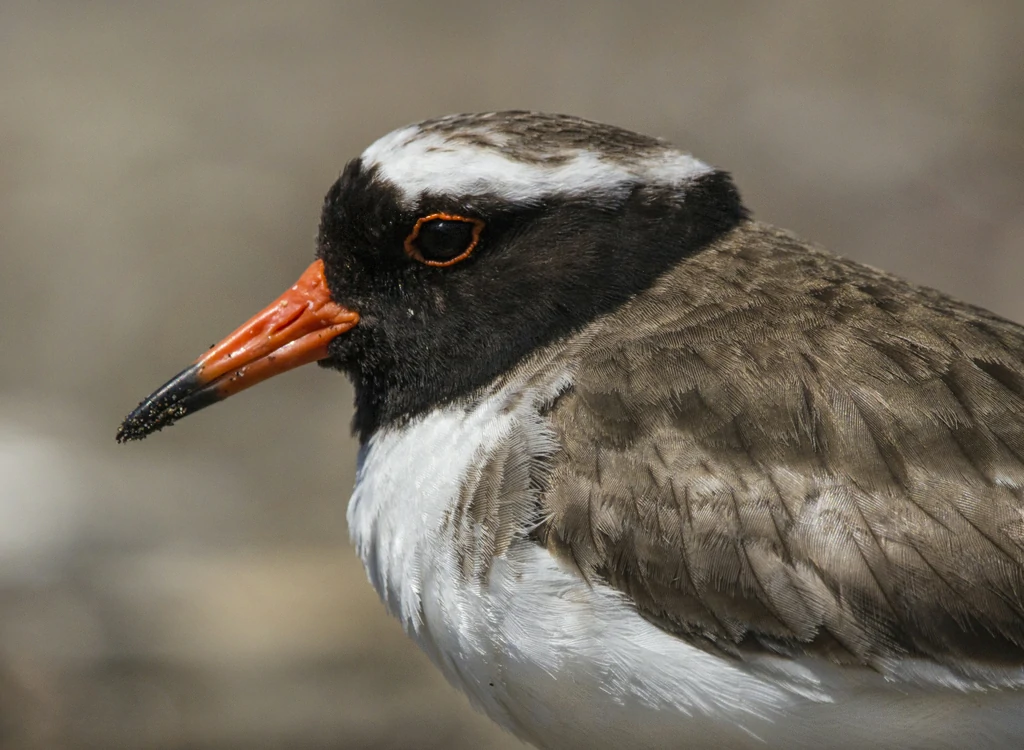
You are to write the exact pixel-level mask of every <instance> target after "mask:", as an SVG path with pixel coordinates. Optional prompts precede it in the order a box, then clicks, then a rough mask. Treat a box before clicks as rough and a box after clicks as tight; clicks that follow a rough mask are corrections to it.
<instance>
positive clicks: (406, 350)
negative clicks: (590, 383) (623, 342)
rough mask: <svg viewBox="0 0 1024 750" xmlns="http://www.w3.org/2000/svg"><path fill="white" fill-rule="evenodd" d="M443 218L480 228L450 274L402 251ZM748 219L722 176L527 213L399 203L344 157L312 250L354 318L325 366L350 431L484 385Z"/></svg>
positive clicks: (436, 201) (488, 202) (486, 201)
mask: <svg viewBox="0 0 1024 750" xmlns="http://www.w3.org/2000/svg"><path fill="white" fill-rule="evenodd" d="M439 212H440V213H452V214H458V215H462V216H467V217H472V218H477V219H481V220H483V222H484V224H485V226H484V229H483V232H482V234H481V237H480V243H479V246H478V247H477V248H476V250H475V251H474V252H473V254H472V255H471V256H470V257H469V258H468V259H466V260H464V261H462V262H460V263H459V264H457V265H454V266H451V267H448V268H433V267H429V266H425V265H423V264H422V263H418V262H416V261H415V260H413V259H411V258H410V257H408V255H407V254H406V253H405V252H404V251H403V242H404V240H405V238H406V237H407V236H408V235H409V233H410V232H411V231H412V228H413V226H414V225H415V223H416V220H417V219H418V218H420V217H421V216H425V215H430V214H434V213H439ZM743 217H744V210H743V207H742V205H741V203H740V200H739V196H738V194H737V193H736V190H735V189H734V187H733V185H732V183H731V181H730V180H729V178H728V176H727V175H725V174H724V173H722V172H711V173H708V174H707V175H704V176H702V177H700V178H698V179H697V180H695V181H693V182H692V183H690V184H688V185H686V186H685V190H676V189H672V188H668V187H664V186H649V185H642V184H636V185H632V186H628V187H626V188H622V187H619V188H618V189H615V190H608V191H607V192H596V193H591V194H588V195H586V196H580V197H548V198H542V199H539V200H537V201H534V202H532V203H528V204H525V205H524V204H516V203H510V202H509V201H507V200H503V199H501V198H499V197H497V196H494V195H490V196H488V195H482V196H475V197H473V198H472V199H468V200H467V199H457V198H453V197H449V196H444V195H440V194H430V193H427V194H425V195H423V196H421V198H420V199H419V201H418V202H417V205H416V206H415V207H412V208H407V207H404V206H403V203H402V201H401V196H400V194H399V192H398V190H397V189H396V188H395V186H393V185H389V184H388V183H387V182H386V181H385V180H383V179H381V177H380V176H379V174H378V173H377V170H376V169H375V168H372V167H371V168H370V169H366V168H364V167H363V166H362V164H361V163H360V162H359V160H356V161H353V162H352V163H350V164H349V165H348V167H347V168H346V169H345V171H344V173H343V174H342V176H341V178H340V179H339V180H338V182H337V183H335V185H334V186H333V187H332V188H331V190H330V191H329V192H328V194H327V198H326V200H325V203H324V209H323V215H322V219H321V226H320V235H319V251H318V252H319V256H320V257H321V258H322V259H323V261H324V267H325V272H326V276H327V281H328V284H329V286H330V289H331V292H332V296H334V298H335V299H339V300H345V302H344V304H345V305H346V306H348V307H350V308H352V309H353V310H356V311H358V313H359V315H360V323H359V325H358V326H357V327H356V328H355V329H353V330H352V331H351V332H350V333H348V334H346V335H345V336H342V337H339V338H337V339H335V340H334V341H333V342H332V343H331V345H330V355H331V356H330V358H329V359H328V360H325V361H323V363H322V364H324V365H326V366H330V367H336V368H338V369H341V370H344V371H345V372H347V373H349V374H350V375H351V376H352V378H353V380H354V382H355V385H356V416H355V422H354V426H355V429H356V431H357V432H358V433H359V434H360V435H361V436H362V437H363V438H364V439H365V438H366V437H367V436H368V435H369V434H371V433H372V432H373V431H374V430H375V429H377V428H379V427H381V426H383V425H387V424H392V423H396V422H401V421H403V420H406V419H408V418H409V417H412V416H415V415H417V414H420V413H422V412H423V411H425V410H427V409H429V408H431V407H432V406H436V405H438V404H442V403H447V402H450V401H452V400H454V399H458V398H461V397H464V396H467V395H468V394H470V393H472V392H473V391H474V390H475V389H477V388H480V387H482V386H484V385H486V384H487V383H488V382H490V381H492V380H493V379H494V378H496V377H497V376H498V375H499V374H500V373H502V372H503V371H505V370H507V369H508V368H510V367H512V366H513V365H514V364H515V363H516V362H518V361H519V360H521V359H522V358H523V357H524V356H525V355H527V354H529V353H530V352H531V351H533V350H534V349H535V348H536V347H539V346H543V345H544V344H547V343H550V342H551V341H553V340H555V339H556V338H557V337H559V336H562V335H565V334H567V333H569V332H571V331H573V330H577V329H579V328H580V327H581V326H583V325H585V324H586V323H587V322H589V321H591V320H593V319H594V318H596V317H597V316H599V315H601V314H603V313H605V312H608V311H609V310H612V309H614V308H615V307H617V306H618V305H621V304H622V303H623V302H625V301H626V300H628V299H629V298H630V297H632V296H633V295H635V294H636V293H638V292H640V291H642V290H643V289H645V288H647V287H648V286H650V284H651V283H652V282H653V280H654V279H655V278H657V277H658V275H659V274H661V273H662V272H664V271H665V270H666V269H667V268H669V267H671V266H672V265H673V264H675V263H677V262H678V261H679V260H681V259H683V258H685V257H687V256H688V255H692V254H695V253H698V252H700V250H701V248H703V247H705V246H706V245H707V244H708V243H709V242H711V241H713V240H714V239H715V238H716V237H718V236H720V235H721V234H723V233H724V232H726V231H728V230H729V229H731V228H732V227H733V226H735V225H736V224H737V222H739V221H740V220H741V219H742V218H743Z"/></svg>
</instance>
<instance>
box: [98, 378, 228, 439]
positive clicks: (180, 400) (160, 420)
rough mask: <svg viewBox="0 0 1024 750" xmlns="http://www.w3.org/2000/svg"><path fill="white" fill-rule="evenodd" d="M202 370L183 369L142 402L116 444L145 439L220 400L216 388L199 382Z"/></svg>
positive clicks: (128, 419) (123, 428) (123, 423)
mask: <svg viewBox="0 0 1024 750" xmlns="http://www.w3.org/2000/svg"><path fill="white" fill-rule="evenodd" d="M200 370H201V367H200V365H192V366H191V367H189V368H187V369H185V370H182V371H181V372H180V373H178V374H177V375H175V376H174V377H173V378H172V379H171V380H169V381H167V382H166V383H164V385H162V386H161V387H160V388H158V389H157V390H155V391H154V392H153V393H152V394H151V395H150V396H149V397H148V398H146V400H144V401H143V402H142V403H140V404H139V405H138V406H137V407H136V408H135V409H134V410H133V411H132V413H131V414H129V415H128V416H127V417H125V419H124V421H123V422H122V423H121V426H120V427H118V429H117V436H116V438H115V439H116V440H117V442H118V443H127V442H129V441H132V440H142V439H143V438H145V437H147V436H149V435H152V434H153V433H154V432H157V431H159V430H162V429H163V428H164V427H169V426H171V425H172V424H174V423H175V422H177V421H178V420H179V419H181V418H182V417H185V416H188V415H189V414H192V413H193V412H196V411H199V410H200V409H202V408H203V407H206V406H209V405H210V404H213V403H216V402H217V401H219V400H220V398H219V397H218V395H217V391H216V388H215V385H214V384H212V383H204V382H202V381H201V380H200V378H199V373H200Z"/></svg>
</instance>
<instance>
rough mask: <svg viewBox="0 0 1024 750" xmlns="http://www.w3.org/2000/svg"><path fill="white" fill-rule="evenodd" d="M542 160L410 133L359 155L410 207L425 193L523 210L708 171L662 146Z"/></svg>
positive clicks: (415, 129)
mask: <svg viewBox="0 0 1024 750" xmlns="http://www.w3.org/2000/svg"><path fill="white" fill-rule="evenodd" d="M489 135H491V136H492V137H491V138H490V140H492V141H494V140H496V139H495V138H494V137H493V134H489ZM546 155H547V154H546ZM547 156H549V157H550V159H551V161H550V162H544V161H542V160H538V159H531V160H526V161H523V160H520V159H517V158H515V156H513V155H512V154H508V153H504V152H503V151H502V149H501V147H500V146H488V145H477V144H475V143H472V142H470V141H466V140H460V139H457V138H449V137H448V136H447V135H445V134H443V133H437V132H429V131H427V132H424V131H422V130H421V129H420V127H419V126H418V125H410V126H409V127H405V128H401V129H399V130H395V131H393V132H391V133H389V134H388V135H386V136H384V137H383V138H381V139H380V140H378V141H377V142H376V143H374V144H372V145H371V146H370V147H369V148H367V149H366V150H365V151H364V152H363V154H362V163H363V166H364V167H365V168H370V167H377V169H378V170H379V174H380V176H381V177H383V178H385V179H386V180H388V181H389V182H391V183H392V184H393V185H394V186H395V187H396V188H397V189H398V190H399V191H400V192H401V194H402V196H403V197H404V198H405V200H406V201H408V202H410V203H415V202H416V201H417V200H418V199H419V197H420V196H421V195H423V194H424V193H426V192H432V193H438V194H441V195H449V196H453V197H458V198H462V197H471V196H474V195H485V194H490V195H496V196H498V197H501V198H504V199H505V200H508V201H510V202H529V201H531V200H538V199H540V198H545V197H550V196H555V195H557V196H580V195H586V194H588V193H594V192H597V191H614V190H615V189H616V188H621V187H626V186H629V185H633V184H636V183H645V184H663V185H681V184H684V183H687V182H690V181H692V180H693V179H694V178H696V177H699V176H700V175H703V174H707V173H709V172H712V171H713V169H712V168H711V167H710V166H708V165H707V164H705V163H704V162H702V161H700V160H698V159H695V158H694V157H692V156H690V155H689V154H685V153H683V152H681V151H677V150H675V149H673V148H671V147H669V146H665V147H659V148H657V149H649V150H646V151H644V152H641V153H638V154H636V155H635V156H630V157H628V158H626V157H623V156H622V155H616V156H615V157H614V158H610V157H607V156H603V155H602V154H601V152H600V151H597V150H589V149H582V148H567V149H565V150H563V151H560V152H557V153H551V154H549V155H547Z"/></svg>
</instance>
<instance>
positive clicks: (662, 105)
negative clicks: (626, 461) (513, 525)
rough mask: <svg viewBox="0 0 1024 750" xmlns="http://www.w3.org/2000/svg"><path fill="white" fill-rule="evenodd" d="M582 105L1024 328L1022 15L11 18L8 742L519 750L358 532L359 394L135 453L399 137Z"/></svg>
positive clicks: (164, 10)
mask: <svg viewBox="0 0 1024 750" xmlns="http://www.w3.org/2000/svg"><path fill="white" fill-rule="evenodd" d="M507 108H530V109H542V110H552V111H561V112H569V113H573V114H578V115H582V116H585V117H590V118H594V119H599V120H604V121H608V122H612V123H615V124H618V125H622V126H625V127H628V128H633V129H636V130H640V131H644V132H647V133H651V134H656V135H660V136H664V137H667V138H670V139H672V140H674V141H675V142H677V143H679V144H680V145H682V146H683V147H685V148H687V149H689V150H691V151H692V152H694V153H695V154H696V155H698V156H699V157H700V158H702V159H704V160H706V161H709V162H712V163H714V164H716V165H720V166H723V167H726V168H728V169H730V170H732V171H733V173H734V174H735V176H736V179H737V181H738V184H739V186H740V188H741V190H742V191H743V192H744V194H745V197H746V199H747V202H748V204H749V206H750V207H751V208H752V209H753V210H754V212H755V214H756V215H757V216H759V217H760V218H761V219H764V220H767V221H770V222H773V223H776V224H780V225H783V226H786V227H788V228H791V229H794V230H796V231H797V232H799V233H800V234H802V235H804V236H806V237H809V238H811V239H814V240H816V241H819V242H821V243H822V244H824V245H826V246H828V247H830V248H832V249H833V250H835V251H838V252H840V253H843V254H846V255H849V256H852V257H854V258H857V259H860V260H863V261H867V262H870V263H872V264H876V265H879V266H883V267H885V268H887V269H890V270H893V271H895V272H898V273H900V274H902V275H905V276H909V277H911V278H912V279H914V280H916V281H920V282H924V283H927V284H930V285H933V286H938V287H940V288H943V289H945V290H947V291H951V292H953V293H955V294H957V295H959V296H961V297H964V298H967V299H969V300H971V301H973V302H976V303H979V304H982V305H985V306H987V307H990V308H992V309H994V310H996V311H998V312H1000V313H1002V314H1004V315H1007V316H1009V317H1012V318H1015V319H1018V320H1021V319H1024V294H1022V291H1021V289H1022V282H1024V3H1021V2H1019V1H1017V0H1007V1H1006V2H970V3H966V2H965V3H942V2H932V1H930V0H921V1H920V2H896V3H891V2H864V1H858V2H856V3H851V2H833V3H825V2H773V3H768V2H764V3H741V2H719V3H710V2H708V3H678V2H677V3H664V4H647V3H639V2H630V3H628V4H627V3H622V4H609V3H594V2H583V1H580V2H570V3H561V4H560V3H549V2H543V3H541V2H538V3H501V4H499V3H493V4H478V3H472V2H458V1H457V0H449V1H447V2H434V3H427V2H407V3H399V2H392V3H383V2H377V3H372V2H365V3H362V2H358V3H357V2H350V3H341V2H336V3H306V2H289V3H285V2H278V3H255V2H237V3H228V2H194V3H170V2H167V3H159V4H158V3H130V2H123V3H99V2H93V3H73V2H65V3H52V2H50V3H48V2H34V3H15V2H10V1H9V0H2V2H0V316H2V317H0V320H2V323H0V346H2V349H0V747H2V748H15V749H16V750H23V749H28V748H72V749H76V748H130V749H132V750H134V749H136V748H139V749H142V748H146V749H150V748H152V749H153V750H171V749H172V748H173V749H181V750H186V749H188V750H191V749H196V750H198V749H200V748H202V749H204V750H206V749H209V750H220V749H224V750H227V749H228V748H256V749H258V748H314V749H315V748H353V749H359V748H414V747H419V748H446V749H456V748H516V747H520V746H519V745H518V743H516V742H514V741H513V740H511V739H509V738H508V737H506V736H505V735H503V734H502V733H501V732H499V731H498V730H496V729H493V728H492V727H491V726H490V725H489V724H488V722H487V721H486V720H484V719H482V718H480V717H478V716H477V715H475V714H474V713H473V712H472V711H471V710H470V709H469V707H468V705H467V703H466V702H465V700H464V699H463V698H462V697H461V696H459V695H458V694H456V693H455V692H454V691H453V690H451V689H450V688H448V687H447V685H446V684H445V683H444V682H443V680H442V679H441V678H440V677H439V676H438V675H437V674H436V673H435V672H434V671H433V669H432V668H431V667H430V666H429V665H428V663H427V662H426V659H425V658H424V657H423V656H422V655H421V654H420V653H419V652H418V651H417V650H416V649H415V648H414V647H413V646H412V645H411V644H410V643H409V642H407V641H406V639H405V638H404V636H403V635H402V634H401V632H400V629H399V627H398V625H397V624H396V623H394V622H392V621H391V620H390V619H388V618H387V617H386V616H385V614H384V611H383V607H382V606H381V605H380V604H379V602H378V601H377V599H376V597H375V595H374V594H373V592H372V590H371V589H370V586H369V585H368V584H367V583H366V581H365V578H364V575H363V572H362V570H361V568H360V566H359V564H358V562H357V560H356V558H355V555H354V553H353V552H352V550H351V548H350V546H349V544H348V541H347V530H346V527H345V520H344V513H345V505H346V501H347V498H348V492H349V489H350V487H351V483H352V478H353V466H354V445H353V443H352V440H351V439H350V438H349V434H348V421H349V416H350V402H351V391H350V389H349V386H348V384H347V383H346V382H344V380H343V378H341V377H340V376H337V375H335V374H332V373H327V372H324V371H321V370H319V369H318V368H315V367H309V368H304V369H303V370H299V371H296V372H293V373H289V374H288V375H286V376H284V377H282V378H279V379H276V380H274V381H272V382H270V383H267V384H265V385H262V386H260V387H259V388H257V389H254V390H252V391H249V392H246V393H245V394H243V395H241V396H238V397H236V398H234V399H231V400H230V401H229V402H226V403H224V404H221V405H219V406H217V407H216V408H214V409H211V410H209V411H206V412H203V413H202V414H201V415H198V416H195V417H193V418H191V419H188V420H187V421H185V422H184V423H182V424H181V425H179V426H177V427H175V428H174V429H172V430H170V431H168V432H166V433H161V434H160V435H158V436H156V437H154V438H151V439H150V440H147V441H145V442H144V443H140V444H133V445H128V446H117V445H115V444H114V441H113V435H114V430H115V428H116V426H117V424H118V422H119V421H120V419H121V418H122V416H123V415H124V414H125V413H126V412H127V411H128V410H129V409H130V408H132V407H133V406H134V405H135V404H136V402H137V401H138V400H139V399H140V398H142V397H143V396H145V395H146V394H147V393H149V392H150V390H152V388H153V387H155V386H157V385H159V384H160V383H161V382H163V381H164V380H165V379H166V378H168V377H169V376H171V375H173V374H174V373H176V372H177V371H178V370H179V369H181V368H182V367H184V366H185V365H187V364H188V363H189V362H191V361H192V360H193V359H194V358H195V357H196V356H198V355H199V354H200V353H201V352H202V351H203V350H204V349H205V348H206V347H207V346H208V345H209V344H211V343H212V342H213V341H215V340H217V339H219V338H220V337H221V336H223V335H224V334H225V333H227V332H228V331H230V330H231V329H233V328H234V327H235V326H236V325H237V324H239V323H240V322H241V321H242V320H244V319H245V318H246V317H248V316H249V315H250V314H251V313H253V312H255V311H256V310H257V309H259V308H260V307H262V306H263V305H264V304H266V303H267V302H269V301H270V300H271V299H272V298H273V297H275V296H276V295H277V294H278V293H279V292H280V291H282V290H283V289H284V288H285V286H286V285H288V284H290V283H291V282H292V281H293V280H294V278H295V277H296V276H297V275H298V274H299V273H300V272H301V271H302V270H303V269H304V268H305V267H306V265H307V264H308V263H309V262H310V261H311V260H312V253H313V237H314V232H315V227H316V222H317V216H318V211H319V207H320V200H321V197H322V195H323V193H324V192H325V191H326V189H327V187H328V186H329V185H330V184H331V182H332V181H333V180H334V179H335V178H336V177H337V175H338V173H339V171H340V169H341V168H342V166H343V165H344V163H345V161H346V160H347V159H349V158H350V157H352V156H355V155H357V154H358V153H359V152H360V151H361V150H362V149H363V148H364V147H365V146H366V145H368V144H369V143H370V142H371V141H373V140H374V139H375V138H376V137H378V136H380V135H382V134H384V133H385V132H387V131H389V130H391V129H392V128H394V127H397V126H400V125H403V124H405V123H408V122H411V121H415V120H419V119H422V118H425V117H430V116H435V115H439V114H443V113H448V112H455V111H474V110H489V109H507Z"/></svg>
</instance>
